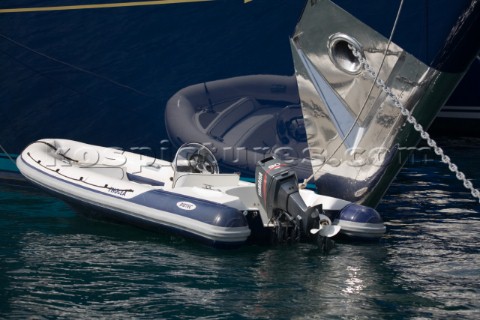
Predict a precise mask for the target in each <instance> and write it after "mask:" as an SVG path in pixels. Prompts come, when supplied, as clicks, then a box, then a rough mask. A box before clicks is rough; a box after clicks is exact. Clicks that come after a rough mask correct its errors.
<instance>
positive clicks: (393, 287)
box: [0, 148, 480, 319]
mask: <svg viewBox="0 0 480 320" xmlns="http://www.w3.org/2000/svg"><path fill="white" fill-rule="evenodd" d="M449 150H450V151H452V150H453V151H457V152H456V153H455V154H456V155H458V157H456V159H455V160H457V161H455V162H458V165H459V167H460V168H465V169H464V170H465V173H466V174H467V172H466V171H467V170H469V171H471V172H468V173H469V174H470V176H471V177H472V178H474V179H478V173H476V172H473V171H475V170H476V169H474V168H476V167H475V163H476V162H475V161H476V160H475V161H474V160H472V159H477V158H476V156H478V155H479V152H478V150H476V149H473V151H472V149H471V148H470V149H468V152H465V151H464V150H463V149H459V148H453V149H449ZM431 158H432V159H434V157H433V156H432V157H431ZM452 159H453V157H452ZM470 161H472V162H470ZM469 174H467V176H469ZM472 174H473V175H472ZM475 174H476V176H475ZM474 182H475V181H474ZM462 188H463V187H462V186H461V184H460V182H458V181H456V179H455V177H452V175H451V174H449V173H448V169H447V168H446V167H444V166H443V165H442V164H440V163H438V161H436V160H435V161H433V160H432V161H426V162H425V161H423V160H422V161H421V162H419V161H413V162H409V163H408V164H407V166H406V168H405V169H404V170H403V171H402V172H401V173H400V175H399V176H398V178H397V179H396V181H395V183H394V184H393V185H392V186H391V188H390V190H389V192H388V194H387V195H386V196H385V198H384V200H383V202H382V203H381V205H380V206H379V207H378V210H379V212H381V213H382V214H383V216H384V218H385V220H386V221H387V224H388V226H387V227H388V231H387V232H388V233H387V235H386V236H385V237H384V238H382V239H381V240H380V241H379V242H374V243H348V242H345V241H341V242H338V243H337V245H336V247H335V248H334V249H333V250H332V251H331V252H330V254H328V255H322V254H321V253H320V252H319V250H318V249H317V248H316V247H315V246H313V245H310V244H298V245H290V246H275V247H259V246H246V247H244V248H241V249H239V250H233V251H222V250H214V249H210V248H207V247H204V246H201V245H197V244H195V243H192V242H191V241H187V240H184V239H182V238H178V237H173V236H170V235H166V234H154V233H151V232H145V231H143V230H139V229H136V228H133V227H130V226H126V225H119V224H113V223H107V222H103V221H97V220H92V219H88V218H85V217H83V216H81V215H77V214H75V213H74V212H73V211H72V210H71V209H70V208H69V207H68V206H67V205H65V204H64V203H63V202H59V201H57V200H56V199H53V198H50V197H49V196H46V195H44V194H41V193H32V192H25V191H21V192H19V191H18V190H13V189H1V192H0V199H1V203H2V206H1V208H0V232H1V234H2V238H3V239H2V242H1V244H0V258H1V262H0V315H2V316H5V317H6V318H9V317H11V318H27V317H30V316H37V317H40V318H41V317H45V318H57V317H59V318H76V317H79V316H80V315H81V317H85V318H99V317H113V318H175V317H177V318H183V319H194V318H195V319H197V318H209V319H232V318H239V319H291V318H298V319H312V318H313V319H324V318H329V319H341V318H358V319H370V318H387V319H404V318H452V317H454V318H456V319H462V318H464V319H469V318H470V319H471V318H474V317H475V314H476V313H477V314H478V313H479V312H480V303H479V302H478V301H480V300H479V299H478V298H479V297H480V287H479V286H478V265H479V264H480V252H479V251H480V249H479V248H478V243H479V240H480V221H479V220H480V214H479V208H478V205H477V204H476V203H475V202H474V201H473V200H471V197H469V195H468V194H467V193H466V192H464V191H463V189H462Z"/></svg>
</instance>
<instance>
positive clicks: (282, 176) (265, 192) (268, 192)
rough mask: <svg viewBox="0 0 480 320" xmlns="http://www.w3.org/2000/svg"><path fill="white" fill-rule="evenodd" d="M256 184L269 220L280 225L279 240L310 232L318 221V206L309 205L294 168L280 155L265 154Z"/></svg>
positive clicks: (259, 166) (258, 166) (278, 226)
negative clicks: (278, 157)
mask: <svg viewBox="0 0 480 320" xmlns="http://www.w3.org/2000/svg"><path fill="white" fill-rule="evenodd" d="M255 186H256V189H257V195H258V198H259V200H260V202H261V204H262V206H263V208H264V209H265V211H266V212H267V215H268V218H269V219H270V221H272V222H274V223H275V227H276V228H277V240H279V241H284V240H299V239H301V238H305V237H308V236H310V230H311V229H312V228H313V227H314V225H318V220H319V219H318V217H319V211H318V210H320V211H322V210H321V206H320V208H318V207H307V205H306V204H305V202H304V201H303V199H302V198H301V196H300V193H299V190H298V180H297V176H296V174H295V172H294V171H293V170H289V168H288V165H287V164H286V163H285V162H283V161H281V160H280V159H275V158H273V157H270V158H266V159H264V160H261V161H259V162H258V163H257V168H256V172H255Z"/></svg>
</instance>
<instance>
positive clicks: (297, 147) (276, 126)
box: [165, 75, 312, 180]
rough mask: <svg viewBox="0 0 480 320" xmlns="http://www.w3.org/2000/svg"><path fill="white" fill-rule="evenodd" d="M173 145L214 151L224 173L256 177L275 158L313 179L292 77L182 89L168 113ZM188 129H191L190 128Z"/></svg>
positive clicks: (253, 78)
mask: <svg viewBox="0 0 480 320" xmlns="http://www.w3.org/2000/svg"><path fill="white" fill-rule="evenodd" d="M165 124H166V128H167V133H168V136H169V138H170V141H171V142H172V143H173V144H174V145H175V146H176V147H179V146H181V145H182V144H184V143H185V142H192V141H196V142H200V143H202V144H205V145H206V144H208V145H210V146H212V151H213V153H214V155H215V156H216V158H217V159H218V161H219V163H220V164H221V166H222V168H225V169H227V170H228V169H233V170H241V171H242V173H245V174H246V175H250V176H251V175H252V173H253V172H255V168H256V164H257V162H258V161H259V160H262V159H264V158H267V157H269V156H271V155H273V156H275V157H276V158H279V159H282V160H284V161H288V162H291V163H292V164H294V166H292V169H293V170H295V172H296V174H297V176H298V179H299V180H303V179H305V178H307V177H308V176H310V175H311V174H312V166H311V162H310V160H309V158H310V153H309V149H308V143H307V135H306V132H305V128H304V121H303V115H302V110H301V107H300V100H299V96H298V89H297V82H296V81H295V77H293V76H278V75H251V76H242V77H235V78H230V79H222V80H216V81H210V82H205V83H200V84H195V85H191V86H189V87H186V88H183V89H181V90H180V91H178V92H177V93H175V95H173V96H172V97H171V98H170V99H169V100H168V102H167V105H166V108H165ZM185 124H187V125H185Z"/></svg>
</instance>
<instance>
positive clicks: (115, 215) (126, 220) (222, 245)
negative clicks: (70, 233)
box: [32, 182, 246, 249]
mask: <svg viewBox="0 0 480 320" xmlns="http://www.w3.org/2000/svg"><path fill="white" fill-rule="evenodd" d="M32 183H33V184H35V185H36V186H38V187H40V188H41V189H42V190H45V191H46V192H47V193H49V194H52V195H54V196H55V197H57V198H59V199H61V200H63V201H65V202H66V203H68V204H69V205H70V206H72V208H74V209H75V210H76V211H77V212H79V213H80V214H82V215H85V216H88V217H92V218H96V219H103V220H107V221H114V222H120V223H122V224H130V225H133V226H135V227H138V228H141V229H144V230H148V231H153V232H161V233H162V232H166V233H170V234H174V235H178V236H182V237H185V238H188V239H191V240H194V241H197V242H199V243H202V244H205V245H208V246H211V247H213V248H217V249H235V248H238V247H240V246H242V245H243V244H245V242H246V241H239V242H228V241H218V240H217V241H216V240H212V239H209V238H205V237H202V236H199V235H198V234H194V233H191V232H188V231H185V230H181V229H177V228H173V227H169V226H165V225H163V224H161V223H159V222H152V221H150V220H147V219H142V218H141V217H138V216H133V215H129V214H126V213H123V212H119V211H116V210H111V209H108V208H104V207H101V206H97V205H95V204H92V203H87V202H84V201H81V200H78V199H75V198H72V197H68V196H66V195H64V194H62V193H59V192H56V191H54V190H52V189H49V188H46V187H45V186H43V185H40V184H38V183H36V182H32Z"/></svg>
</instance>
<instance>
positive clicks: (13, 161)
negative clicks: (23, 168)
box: [0, 144, 17, 165]
mask: <svg viewBox="0 0 480 320" xmlns="http://www.w3.org/2000/svg"><path fill="white" fill-rule="evenodd" d="M0 149H2V152H3V153H5V155H6V156H7V158H8V159H10V161H12V163H13V164H14V165H17V163H16V162H15V160H13V158H12V157H11V156H10V154H9V153H8V152H7V150H5V148H3V146H2V145H1V144H0Z"/></svg>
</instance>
